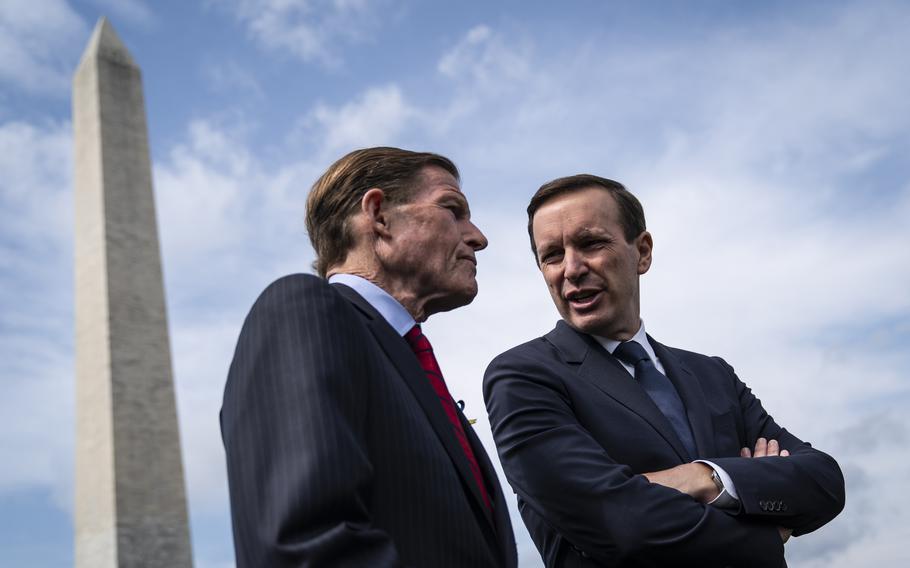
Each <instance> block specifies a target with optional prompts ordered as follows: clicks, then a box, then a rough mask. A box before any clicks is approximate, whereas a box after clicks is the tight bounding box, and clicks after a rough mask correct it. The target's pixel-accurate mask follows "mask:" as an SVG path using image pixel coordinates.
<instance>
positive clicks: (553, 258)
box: [540, 252, 562, 264]
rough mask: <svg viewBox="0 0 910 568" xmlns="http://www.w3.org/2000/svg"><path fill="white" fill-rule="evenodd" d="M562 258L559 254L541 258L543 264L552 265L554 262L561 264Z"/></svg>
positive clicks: (546, 255) (554, 253) (550, 254)
mask: <svg viewBox="0 0 910 568" xmlns="http://www.w3.org/2000/svg"><path fill="white" fill-rule="evenodd" d="M560 258H562V254H561V253H558V252H548V253H546V254H544V255H542V256H541V257H540V263H541V264H552V263H554V262H559V259H560Z"/></svg>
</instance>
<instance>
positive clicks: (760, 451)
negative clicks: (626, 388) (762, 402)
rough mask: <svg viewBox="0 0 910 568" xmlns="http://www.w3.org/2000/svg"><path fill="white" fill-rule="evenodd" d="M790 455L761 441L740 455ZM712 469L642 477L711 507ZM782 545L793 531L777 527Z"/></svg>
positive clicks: (681, 468)
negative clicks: (752, 448) (753, 448)
mask: <svg viewBox="0 0 910 568" xmlns="http://www.w3.org/2000/svg"><path fill="white" fill-rule="evenodd" d="M789 455H790V452H789V451H787V450H782V449H781V448H780V444H779V443H778V441H777V440H774V439H771V440H766V439H765V438H759V439H758V440H757V441H756V442H755V450H754V451H753V450H750V449H749V448H748V447H743V448H742V449H741V450H740V451H739V456H740V457H742V458H753V457H754V458H763V457H768V456H780V457H782V458H785V457H787V456H789ZM712 471H713V470H712V468H711V467H710V466H709V465H707V464H705V463H703V462H690V463H685V464H682V465H678V466H676V467H671V468H669V469H663V470H659V471H652V472H648V473H645V474H643V475H644V476H645V477H647V478H648V481H650V482H651V483H656V484H658V485H663V486H664V487H670V488H672V489H676V490H677V491H679V492H681V493H685V494H686V495H689V496H690V497H692V498H693V499H695V500H696V501H698V502H699V503H703V504H706V505H707V504H709V503H711V502H712V501H713V500H714V499H715V498H716V497H717V496H718V493H719V491H718V489H717V485H716V484H715V483H714V481H713V480H712V478H711V472H712ZM777 530H778V532H780V537H781V539H782V540H783V542H787V541H788V540H789V539H790V536H791V535H792V534H793V529H788V528H786V527H777Z"/></svg>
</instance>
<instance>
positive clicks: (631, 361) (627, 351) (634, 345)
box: [613, 340, 650, 367]
mask: <svg viewBox="0 0 910 568" xmlns="http://www.w3.org/2000/svg"><path fill="white" fill-rule="evenodd" d="M613 355H614V356H615V357H616V358H617V359H619V360H620V361H622V362H623V363H626V364H627V365H632V366H633V367H635V366H637V365H638V364H639V363H641V362H642V361H645V360H649V359H650V357H648V353H647V352H646V351H645V348H644V347H642V346H641V344H640V343H638V342H637V341H631V340H630V341H623V342H622V343H620V344H619V346H618V347H617V348H616V349H615V350H614V351H613Z"/></svg>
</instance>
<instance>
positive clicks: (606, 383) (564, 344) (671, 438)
mask: <svg viewBox="0 0 910 568" xmlns="http://www.w3.org/2000/svg"><path fill="white" fill-rule="evenodd" d="M546 339H547V340H548V341H549V342H550V343H552V344H553V345H554V346H556V347H557V348H558V349H559V350H560V352H561V353H562V355H563V357H564V358H565V361H566V363H568V364H570V365H572V366H577V368H578V374H579V376H580V377H581V378H582V379H584V380H586V381H588V382H589V383H591V384H592V385H594V386H595V387H597V388H598V389H599V390H601V391H602V392H604V393H605V394H607V395H608V396H610V397H612V398H613V399H614V400H616V401H617V402H619V403H620V404H622V405H623V406H625V407H626V408H628V409H629V410H631V411H632V412H634V413H636V414H638V415H639V416H641V417H642V419H644V420H645V422H647V423H648V424H650V425H651V427H652V428H654V430H656V431H657V433H658V434H660V435H661V436H662V437H663V438H664V440H666V441H667V443H668V444H670V446H671V447H672V448H673V450H674V451H675V452H676V454H677V455H678V456H679V459H680V460H681V461H682V462H683V463H685V462H688V461H690V460H691V459H692V458H690V457H689V454H688V452H686V450H685V448H684V447H683V445H682V442H680V441H679V436H677V435H676V432H674V431H673V426H671V425H670V422H669V421H668V420H667V418H666V416H664V414H663V412H661V411H660V409H659V408H657V405H655V404H654V401H653V400H651V397H649V396H648V394H647V393H646V392H645V391H644V389H642V388H641V386H640V385H639V384H638V383H636V382H635V380H634V379H633V378H632V377H631V376H630V375H629V373H628V371H626V369H625V367H623V366H622V364H621V363H620V362H619V361H618V360H617V359H616V358H615V357H613V356H612V355H610V354H609V353H607V351H606V350H605V349H604V348H603V347H602V346H601V345H600V344H598V343H597V342H596V341H595V340H594V338H592V337H590V336H589V335H587V334H585V333H581V332H578V331H576V330H574V329H573V328H571V327H570V326H569V325H568V324H566V323H565V322H564V321H560V322H559V323H558V324H556V328H555V329H554V330H553V331H551V332H550V333H548V334H547V335H546Z"/></svg>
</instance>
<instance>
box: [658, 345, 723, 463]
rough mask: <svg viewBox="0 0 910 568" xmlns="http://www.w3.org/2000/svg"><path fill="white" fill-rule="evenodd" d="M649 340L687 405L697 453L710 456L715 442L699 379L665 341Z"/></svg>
mask: <svg viewBox="0 0 910 568" xmlns="http://www.w3.org/2000/svg"><path fill="white" fill-rule="evenodd" d="M648 341H650V342H651V346H652V347H653V348H654V353H655V354H656V355H657V358H658V359H660V362H661V364H663V366H664V370H665V371H666V372H667V376H668V377H669V378H670V381H672V382H673V386H675V387H676V392H678V393H679V397H680V398H681V399H682V401H683V404H684V405H685V407H686V415H687V417H688V418H689V426H691V428H692V435H693V436H695V445H696V446H697V447H698V453H699V455H698V456H693V458H695V457H711V456H714V455H715V453H716V448H715V446H714V434H713V425H712V424H711V412H710V410H709V409H708V402H707V400H706V399H705V393H704V391H703V390H702V388H701V383H699V382H698V379H697V378H696V377H695V375H694V374H693V373H692V371H690V370H689V368H688V367H686V365H685V364H684V363H683V362H682V361H681V360H680V359H679V357H677V356H676V355H675V354H674V353H673V352H672V351H670V350H669V349H667V347H665V346H664V345H662V344H660V343H658V342H657V341H654V338H652V337H651V336H650V335H649V336H648Z"/></svg>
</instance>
